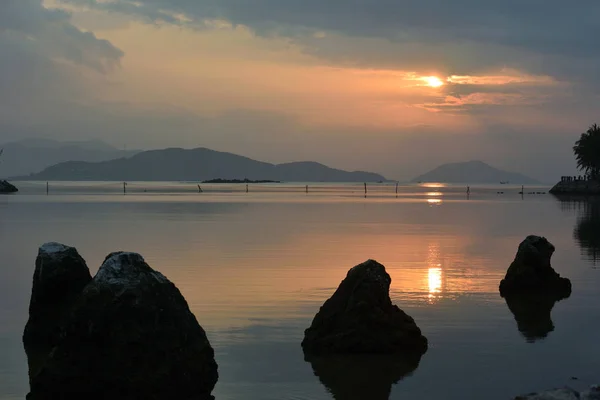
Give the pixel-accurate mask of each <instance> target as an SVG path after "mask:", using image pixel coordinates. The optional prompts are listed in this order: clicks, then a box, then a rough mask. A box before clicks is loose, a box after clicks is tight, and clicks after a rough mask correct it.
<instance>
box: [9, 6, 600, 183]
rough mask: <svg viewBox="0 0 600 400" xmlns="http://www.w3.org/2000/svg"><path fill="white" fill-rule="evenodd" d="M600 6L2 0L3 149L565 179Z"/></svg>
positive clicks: (593, 114)
mask: <svg viewBox="0 0 600 400" xmlns="http://www.w3.org/2000/svg"><path fill="white" fill-rule="evenodd" d="M598 20H600V2H598V1H597V0H578V1H577V2H573V3H571V4H569V3H568V2H565V1H563V0H504V1H494V2H484V1H480V0H454V1H447V0H419V1H408V0H352V1H348V0H327V1H323V0H136V1H131V0H1V1H0V142H6V141H10V140H17V139H23V138H30V137H38V138H54V139H59V140H89V139H101V140H103V141H106V142H107V143H110V144H112V145H114V146H116V147H118V148H124V147H126V148H128V149H133V148H136V149H154V148H163V147H186V148H193V147H208V148H212V149H215V150H221V151H229V152H234V153H238V154H242V155H245V156H249V157H252V158H256V159H260V160H262V161H269V162H274V163H279V162H289V161H302V160H314V161H319V162H322V163H324V164H327V165H329V166H333V167H338V168H344V169H350V170H359V169H360V170H369V171H374V172H379V173H382V174H383V175H385V176H386V177H387V178H388V179H411V178H412V177H414V176H416V175H419V174H421V173H424V172H426V171H427V170H429V169H431V168H433V167H436V166H437V165H439V164H442V163H446V162H459V161H469V160H482V161H485V162H487V163H490V164H491V165H493V166H496V167H499V168H504V169H508V170H511V171H515V172H522V173H525V174H528V175H530V176H533V177H535V178H538V179H542V180H544V181H547V182H552V181H554V180H556V179H558V178H559V177H560V176H561V175H566V174H574V173H575V162H574V159H573V155H572V146H573V143H574V141H575V140H576V139H577V138H578V136H579V134H581V133H582V132H584V131H585V130H586V129H587V127H588V126H589V125H591V124H592V123H595V122H598V123H600V119H598V117H600V112H599V111H600V102H599V101H598V100H600V96H599V95H600V75H599V74H598V73H597V71H598V70H600V53H598V52H597V51H596V50H597V38H598V37H599V35H600V23H599V22H598Z"/></svg>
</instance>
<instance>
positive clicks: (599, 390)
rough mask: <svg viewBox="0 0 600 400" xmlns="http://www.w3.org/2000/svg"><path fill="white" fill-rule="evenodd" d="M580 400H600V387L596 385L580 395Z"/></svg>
mask: <svg viewBox="0 0 600 400" xmlns="http://www.w3.org/2000/svg"><path fill="white" fill-rule="evenodd" d="M579 400H600V385H594V386H592V387H590V388H589V390H586V391H584V392H581V393H580V396H579Z"/></svg>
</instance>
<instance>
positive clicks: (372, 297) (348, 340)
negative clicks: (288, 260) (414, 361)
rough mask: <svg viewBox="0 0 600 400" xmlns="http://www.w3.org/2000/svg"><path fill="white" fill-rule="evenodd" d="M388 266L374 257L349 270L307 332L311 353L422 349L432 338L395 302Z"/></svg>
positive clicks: (306, 346)
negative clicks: (393, 301) (429, 338)
mask: <svg viewBox="0 0 600 400" xmlns="http://www.w3.org/2000/svg"><path fill="white" fill-rule="evenodd" d="M391 281H392V280H391V278H390V276H389V275H388V273H387V272H386V271H385V267H384V266H383V265H381V264H379V263H378V262H377V261H374V260H368V261H366V262H364V263H362V264H359V265H357V266H355V267H353V268H352V269H350V270H349V271H348V274H347V276H346V278H345V279H344V280H343V281H342V282H341V283H340V285H339V287H338V288H337V290H336V291H335V293H334V294H333V295H332V296H331V298H329V299H328V300H327V301H326V302H325V303H324V304H323V306H322V307H321V309H320V310H319V312H318V313H317V315H315V317H314V319H313V321H312V324H311V326H310V327H309V328H308V329H306V331H305V332H304V340H303V341H302V348H303V349H304V352H305V354H310V355H325V354H360V353H364V354H402V355H408V354H416V355H421V354H423V353H425V351H427V339H426V338H425V337H424V336H423V335H422V334H421V330H420V329H419V327H418V326H417V325H416V324H415V321H414V320H413V318H411V317H410V316H409V315H407V314H406V313H405V312H404V311H402V310H401V309H399V308H398V306H396V305H393V304H392V301H391V299H390V295H389V289H390V283H391Z"/></svg>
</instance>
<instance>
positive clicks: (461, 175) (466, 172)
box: [412, 161, 539, 184]
mask: <svg viewBox="0 0 600 400" xmlns="http://www.w3.org/2000/svg"><path fill="white" fill-rule="evenodd" d="M412 182H440V183H501V182H503V183H513V184H536V183H539V182H538V181H537V180H535V179H533V178H530V177H528V176H525V175H522V174H519V173H516V172H508V171H503V170H500V169H497V168H494V167H492V166H490V165H488V164H486V163H484V162H483V161H467V162H460V163H450V164H443V165H440V166H439V167H437V168H435V169H433V170H431V171H429V172H427V173H425V174H423V175H420V176H417V177H416V178H414V179H413V180H412Z"/></svg>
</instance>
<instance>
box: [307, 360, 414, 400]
mask: <svg viewBox="0 0 600 400" xmlns="http://www.w3.org/2000/svg"><path fill="white" fill-rule="evenodd" d="M305 360H306V361H308V362H310V364H311V365H312V368H313V372H314V374H315V375H316V376H317V377H318V378H319V380H320V381H321V383H322V384H323V385H324V386H325V387H326V388H327V390H328V391H329V392H330V393H331V394H332V395H333V398H334V399H336V400H364V399H370V400H388V399H389V397H390V393H391V391H392V385H394V384H396V383H398V382H399V381H400V380H401V379H403V378H404V377H406V376H407V375H410V374H411V373H412V372H413V371H414V370H415V369H416V368H417V367H418V366H419V362H420V360H421V357H420V356H417V357H416V358H415V357H413V358H412V359H406V358H404V357H402V356H399V355H373V354H353V355H327V356H321V357H310V356H307V357H306V358H305Z"/></svg>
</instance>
